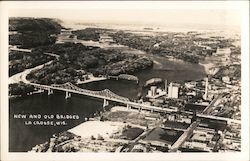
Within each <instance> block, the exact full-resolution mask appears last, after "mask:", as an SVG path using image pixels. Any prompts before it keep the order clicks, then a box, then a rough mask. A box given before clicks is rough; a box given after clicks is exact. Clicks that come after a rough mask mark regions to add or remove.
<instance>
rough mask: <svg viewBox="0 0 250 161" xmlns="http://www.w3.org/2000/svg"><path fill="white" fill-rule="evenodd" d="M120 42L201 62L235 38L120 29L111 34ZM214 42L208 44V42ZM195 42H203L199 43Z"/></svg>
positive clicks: (228, 44)
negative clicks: (136, 31) (150, 32)
mask: <svg viewBox="0 0 250 161" xmlns="http://www.w3.org/2000/svg"><path fill="white" fill-rule="evenodd" d="M109 35H110V36H111V37H113V39H114V41H115V42H116V43H118V44H122V45H125V46H129V47H131V48H135V49H139V50H143V51H145V52H147V53H148V54H155V55H160V56H170V57H173V58H176V59H181V60H183V61H186V62H191V63H199V60H202V59H204V57H206V56H210V55H212V53H213V52H215V51H216V49H217V48H218V47H221V48H222V47H231V46H232V42H233V40H228V39H219V40H218V39H215V38H209V39H207V38H200V37H197V35H198V34H192V33H187V34H184V33H171V32H168V33H163V34H159V33H155V34H154V35H146V34H137V33H129V32H125V31H118V32H115V33H110V34H109ZM207 41H209V42H212V43H209V44H206V42H207ZM195 42H202V43H201V44H202V45H201V44H197V43H195Z"/></svg>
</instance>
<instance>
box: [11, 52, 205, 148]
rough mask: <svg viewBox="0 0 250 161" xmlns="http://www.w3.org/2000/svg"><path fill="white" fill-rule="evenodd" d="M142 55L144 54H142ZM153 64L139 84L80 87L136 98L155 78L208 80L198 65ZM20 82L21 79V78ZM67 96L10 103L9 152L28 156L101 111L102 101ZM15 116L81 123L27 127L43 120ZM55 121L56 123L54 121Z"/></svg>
mask: <svg viewBox="0 0 250 161" xmlns="http://www.w3.org/2000/svg"><path fill="white" fill-rule="evenodd" d="M140 54H141V53H140ZM150 57H151V59H152V60H153V61H154V66H153V68H152V69H147V70H144V71H142V72H138V73H135V75H136V76H137V77H138V78H139V84H136V83H135V82H133V81H126V80H118V81H117V80H102V81H97V82H91V83H87V84H82V85H79V86H80V87H82V88H86V89H91V90H102V89H106V88H107V89H110V90H111V91H113V92H115V93H116V94H118V95H121V96H125V97H128V98H136V97H137V95H138V93H139V92H142V93H145V92H146V90H145V89H144V90H142V86H143V85H144V84H145V81H147V80H148V79H151V78H154V77H158V78H159V77H160V78H162V79H167V80H168V81H174V82H183V81H185V80H197V79H202V78H203V77H205V76H206V73H205V70H204V67H203V66H201V65H199V64H191V63H185V62H182V61H179V60H169V59H168V58H163V57H158V56H150ZM19 78H20V77H19ZM64 95H65V93H63V92H59V91H55V92H54V94H53V95H49V96H48V95H47V94H46V93H42V94H35V95H32V96H28V97H24V98H16V99H10V100H9V138H10V139H9V151H10V152H26V151H29V150H31V148H32V147H34V146H35V145H37V144H40V143H44V142H46V141H47V140H48V139H49V138H50V137H51V136H52V135H53V134H54V133H59V132H62V131H65V130H68V129H70V128H72V127H74V126H76V125H78V124H80V123H82V122H84V120H85V117H89V116H90V115H93V114H94V113H95V112H96V111H100V110H102V104H103V102H102V100H98V99H93V98H90V97H87V96H82V95H76V94H74V95H72V97H71V98H70V99H67V100H66V99H65V98H64ZM15 114H24V115H29V114H32V115H38V114H40V115H41V116H44V115H47V114H49V115H56V114H59V115H64V114H67V115H78V117H79V119H72V120H70V119H69V120H67V121H66V125H60V126H52V125H43V126H38V125H34V124H32V125H27V121H29V120H30V121H34V120H40V121H41V120H43V119H21V118H14V115H15ZM52 120H55V119H52ZM25 121H26V122H25Z"/></svg>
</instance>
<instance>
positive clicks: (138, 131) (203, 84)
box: [9, 18, 241, 153]
mask: <svg viewBox="0 0 250 161" xmlns="http://www.w3.org/2000/svg"><path fill="white" fill-rule="evenodd" d="M9 24H10V26H9V99H10V108H11V109H13V110H11V113H10V116H9V117H10V119H11V120H10V127H11V128H10V129H19V128H20V127H22V129H26V128H30V129H28V130H27V131H29V130H30V131H36V130H37V129H36V127H35V126H31V127H30V126H29V127H27V126H25V125H23V124H22V123H18V125H20V127H17V126H18V125H17V123H16V122H15V121H17V120H16V118H13V115H15V114H16V113H22V114H33V113H37V111H39V112H40V113H41V112H43V113H45V114H51V115H56V114H58V113H61V114H62V115H63V116H65V117H68V118H72V117H73V116H74V117H75V115H76V116H77V119H76V120H78V122H70V123H68V124H67V125H66V123H65V126H64V128H61V129H60V128H58V129H55V131H53V130H48V129H49V128H53V126H52V127H45V126H44V125H46V124H50V123H48V121H50V122H51V121H52V125H53V121H55V120H53V119H55V118H54V117H53V118H52V119H50V120H46V119H45V120H43V119H37V120H36V119H35V121H36V124H39V125H41V126H43V130H46V129H45V128H47V130H48V132H51V131H53V132H51V134H50V135H49V136H48V134H46V135H45V134H37V137H39V141H37V142H32V141H30V143H28V145H29V146H28V147H25V148H24V147H19V149H15V144H14V143H13V145H12V144H11V145H10V147H13V149H10V151H29V152H116V153H121V152H149V153H151V152H232V151H233V152H240V151H241V47H240V35H239V34H237V33H235V34H231V35H227V34H225V35H222V33H220V32H216V31H210V32H209V31H207V32H200V31H189V32H174V31H173V32H169V31H160V27H158V28H157V27H143V28H139V29H138V30H121V29H115V28H103V27H102V26H100V27H92V26H84V24H78V25H82V26H83V29H81V30H79V29H74V28H70V27H65V26H63V22H62V21H61V20H58V19H48V18H10V20H9ZM34 102H40V103H34ZM43 102H47V104H45V103H44V104H43ZM38 104H41V106H42V108H43V110H42V109H40V108H38V106H39V105H38ZM28 106H30V107H28ZM50 106H51V107H50ZM52 106H53V107H52ZM94 106H95V107H96V109H94V108H91V107H94ZM31 107H32V108H31ZM60 107H62V108H60ZM22 108H23V109H22ZM26 108H27V109H26ZM52 108H54V109H52ZM21 109H22V110H21ZM25 109H26V111H25ZM63 109H64V110H65V111H63ZM84 110H86V111H84ZM76 111H81V112H76ZM89 111H90V112H89ZM50 112H51V113H50ZM86 112H88V113H91V114H89V115H84V113H86ZM32 121H34V119H33V120H32ZM66 121H67V119H66ZM15 124H16V125H15ZM44 127H45V128H44ZM27 133H28V132H27ZM10 136H11V137H10V138H15V137H17V136H16V135H15V134H14V132H13V131H10ZM22 137H23V138H25V137H27V136H25V135H24V136H22ZM48 138H49V139H48ZM34 143H35V145H34ZM24 149H25V150H24Z"/></svg>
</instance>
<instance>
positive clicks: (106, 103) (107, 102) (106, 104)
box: [103, 99, 109, 107]
mask: <svg viewBox="0 0 250 161" xmlns="http://www.w3.org/2000/svg"><path fill="white" fill-rule="evenodd" d="M108 105H109V101H108V100H106V99H104V101H103V107H106V106H108Z"/></svg>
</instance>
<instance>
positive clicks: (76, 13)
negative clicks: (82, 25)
mask: <svg viewBox="0 0 250 161" xmlns="http://www.w3.org/2000/svg"><path fill="white" fill-rule="evenodd" d="M9 16H10V17H49V18H59V19H61V20H71V21H78V22H92V23H138V24H161V25H167V24H201V25H233V26H239V25H240V13H239V12H238V11H237V10H222V9H219V10H218V9H211V10H209V9H207V10H199V9H192V10H171V9H168V10H163V9H162V10H156V9H144V10H142V9H141V10H135V9H124V10H116V9H111V10H110V9H109V10H108V9H106V10H105V9H102V10H99V9H82V10H80V9H75V10H72V9H56V10H54V9H53V10H52V9H36V10H34V9H27V10H11V11H10V12H9Z"/></svg>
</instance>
